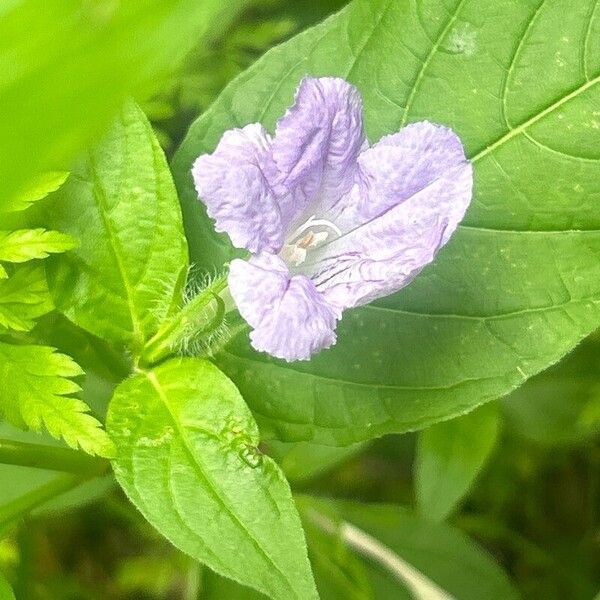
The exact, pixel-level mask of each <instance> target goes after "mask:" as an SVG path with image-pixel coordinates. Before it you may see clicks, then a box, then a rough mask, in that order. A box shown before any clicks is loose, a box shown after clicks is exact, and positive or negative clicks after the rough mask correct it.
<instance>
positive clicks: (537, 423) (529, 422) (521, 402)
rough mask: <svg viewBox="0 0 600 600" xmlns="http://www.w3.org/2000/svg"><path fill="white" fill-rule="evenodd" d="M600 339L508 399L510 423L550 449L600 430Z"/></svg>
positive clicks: (505, 404)
mask: <svg viewBox="0 0 600 600" xmlns="http://www.w3.org/2000/svg"><path fill="white" fill-rule="evenodd" d="M599 366H600V340H598V339H594V338H590V339H588V340H586V341H584V342H583V343H582V344H581V345H580V346H579V347H578V348H576V349H575V350H574V351H573V352H572V353H571V354H570V355H569V356H568V357H566V358H565V359H564V360H563V361H561V362H560V363H559V364H558V365H555V366H554V367H552V368H551V369H548V371H545V372H544V373H540V374H539V375H537V376H536V377H534V378H532V379H531V380H530V381H528V382H527V383H526V384H525V385H524V386H523V387H521V388H519V389H518V390H516V391H515V392H513V393H512V394H511V395H510V396H508V397H507V398H505V399H504V401H503V409H504V415H505V417H506V420H507V424H508V425H509V426H510V427H511V428H512V429H513V430H515V431H516V432H517V433H519V434H520V435H521V436H523V437H525V438H526V439H528V440H531V441H533V442H536V443H538V444H542V445H545V446H554V445H563V444H573V443H581V442H585V441H586V440H589V439H590V438H592V437H593V436H595V435H597V434H598V432H599V431H600V369H599Z"/></svg>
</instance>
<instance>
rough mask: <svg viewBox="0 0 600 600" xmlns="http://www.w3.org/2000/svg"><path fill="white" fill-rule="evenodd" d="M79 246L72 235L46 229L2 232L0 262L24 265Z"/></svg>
mask: <svg viewBox="0 0 600 600" xmlns="http://www.w3.org/2000/svg"><path fill="white" fill-rule="evenodd" d="M76 246H77V241H76V240H75V239H73V238H72V237H71V236H70V235H66V234H64V233H59V232H58V231H47V230H46V229H18V230H17V231H0V261H4V262H11V263H23V262H27V261H29V260H34V259H40V258H47V257H48V256H50V254H57V253H60V252H66V251H67V250H71V249H73V248H75V247H76Z"/></svg>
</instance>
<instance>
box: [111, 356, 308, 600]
mask: <svg viewBox="0 0 600 600" xmlns="http://www.w3.org/2000/svg"><path fill="white" fill-rule="evenodd" d="M107 428H108V430H109V432H110V435H111V437H113V438H114V441H115V443H116V445H117V451H118V455H117V459H116V460H115V461H114V462H113V465H114V469H115V475H116V477H117V480H118V481H119V483H120V484H121V486H122V487H123V489H124V490H125V492H126V493H127V495H128V496H129V498H130V499H131V501H132V502H133V503H134V504H135V505H136V506H137V507H138V509H139V510H140V511H141V512H142V513H143V514H144V516H145V517H146V519H148V521H149V522H150V523H151V524H152V525H154V527H156V528H157V529H158V530H159V531H160V532H161V533H162V534H163V535H164V536H165V537H167V538H168V539H169V540H170V541H171V542H172V543H173V544H174V545H175V546H177V547H178V548H180V549H181V550H183V551H184V552H187V553H188V554H190V555H191V556H193V557H194V558H196V559H197V560H199V561H201V562H203V563H206V564H207V565H208V566H209V567H211V568H212V569H214V570H215V571H217V572H218V573H220V574H222V575H225V576H227V577H230V578H232V579H235V580H237V581H239V582H241V583H244V584H246V585H248V586H251V587H253V588H255V589H257V590H260V591H262V592H265V593H267V594H268V595H269V596H271V597H272V598H275V599H277V600H291V599H292V598H297V599H298V600H310V599H312V598H316V597H317V595H316V590H315V587H314V583H313V580H312V575H311V572H310V567H309V563H308V558H307V555H306V545H305V542H304V536H303V533H302V528H301V525H300V519H299V517H298V513H297V512H296V508H295V505H294V501H293V499H292V495H291V492H290V489H289V486H288V484H287V482H286V480H285V478H284V476H283V475H282V473H281V471H280V470H279V468H278V467H277V465H276V464H275V463H274V462H273V461H272V460H271V459H270V458H268V457H267V456H263V455H262V454H260V452H259V451H258V449H257V448H256V446H257V445H258V443H259V435H258V428H257V426H256V423H255V422H254V419H253V418H252V414H251V413H250V411H249V409H248V407H247V406H246V405H245V404H244V401H243V400H242V397H241V396H240V394H239V392H238V391H237V389H236V388H235V386H234V385H233V383H231V381H229V379H227V378H226V377H225V376H224V375H223V374H222V373H221V371H219V369H217V368H216V367H215V366H214V365H212V364H211V363H209V362H207V361H203V360H200V359H191V358H189V359H172V360H170V361H167V362H165V363H162V364H161V365H160V366H158V367H157V368H156V369H155V370H152V371H148V372H140V373H138V374H137V375H135V376H134V377H132V378H130V379H128V380H126V381H125V382H124V383H122V384H121V385H120V386H119V387H118V388H117V390H116V392H115V396H114V398H113V400H112V401H111V404H110V406H109V412H108V417H107Z"/></svg>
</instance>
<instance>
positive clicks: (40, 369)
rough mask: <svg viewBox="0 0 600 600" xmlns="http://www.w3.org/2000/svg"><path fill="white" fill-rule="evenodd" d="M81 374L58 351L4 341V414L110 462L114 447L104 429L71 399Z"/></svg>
mask: <svg viewBox="0 0 600 600" xmlns="http://www.w3.org/2000/svg"><path fill="white" fill-rule="evenodd" d="M82 374H83V371H82V370H81V368H80V367H79V366H78V365H77V363H75V362H74V361H73V360H72V359H71V358H69V357H68V356H66V355H64V354H59V353H57V352H55V350H54V348H49V347H46V346H11V345H9V344H4V343H1V342H0V414H2V417H3V418H5V419H6V420H7V421H8V422H9V423H12V424H13V425H15V426H17V427H21V428H29V429H32V430H33V431H41V430H42V428H45V429H46V430H47V431H48V432H49V433H50V434H51V435H52V436H54V437H55V438H62V439H64V440H65V441H66V442H67V444H69V446H71V447H73V448H77V447H80V448H81V449H82V450H84V451H85V452H88V453H89V454H98V455H100V456H106V457H110V456H112V454H113V451H114V448H113V445H112V443H111V441H110V440H109V438H108V436H107V435H106V433H105V432H104V430H103V429H102V426H101V424H100V423H99V422H98V421H97V420H96V419H95V418H94V417H92V416H91V415H89V414H88V411H89V408H88V406H87V405H86V404H85V403H84V402H82V401H81V400H78V399H77V398H73V397H71V396H70V395H71V394H74V393H76V392H78V391H79V389H80V388H79V385H77V384H76V383H75V382H74V381H72V379H71V378H73V377H78V376H79V375H82Z"/></svg>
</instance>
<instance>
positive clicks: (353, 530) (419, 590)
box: [306, 510, 454, 600]
mask: <svg viewBox="0 0 600 600" xmlns="http://www.w3.org/2000/svg"><path fill="white" fill-rule="evenodd" d="M306 515H307V516H308V517H309V518H310V520H311V521H312V522H313V523H314V524H315V525H316V526H317V527H319V528H320V529H322V530H323V531H324V532H325V533H327V534H329V535H333V536H336V535H339V536H340V538H341V539H342V540H343V541H344V542H345V543H346V544H347V545H348V546H349V547H350V548H352V549H353V550H354V551H355V552H358V553H359V554H361V555H362V556H364V557H366V558H370V559H372V560H375V561H377V562H378V563H379V564H380V565H381V566H382V567H384V568H385V569H386V570H387V571H388V572H389V573H390V574H391V575H393V576H394V577H395V578H396V579H397V580H398V581H400V582H401V583H402V584H403V585H404V586H405V587H406V588H407V589H408V590H409V592H410V594H411V595H412V597H413V598H415V600H454V596H452V595H451V594H449V593H448V592H446V591H445V590H443V589H442V588H440V587H439V586H438V585H437V584H436V583H435V582H434V581H432V580H431V579H429V577H427V576H426V575H424V574H423V573H421V571H419V570H418V569H416V568H415V567H413V566H412V565H411V564H410V563H408V562H406V561H405V560H404V559H403V558H401V557H400V556H398V554H396V553H395V552H394V551H393V550H392V549H391V548H389V547H388V546H386V545H385V544H383V543H382V542H381V541H379V540H377V539H376V538H374V537H372V536H371V535H369V534H368V533H367V532H366V531H363V530H362V529H359V528H358V527H355V526H354V525H352V523H348V522H347V521H342V522H341V523H336V522H335V521H333V520H332V519H330V518H329V517H326V516H325V515H323V514H321V513H319V512H317V511H315V510H308V511H306Z"/></svg>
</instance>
